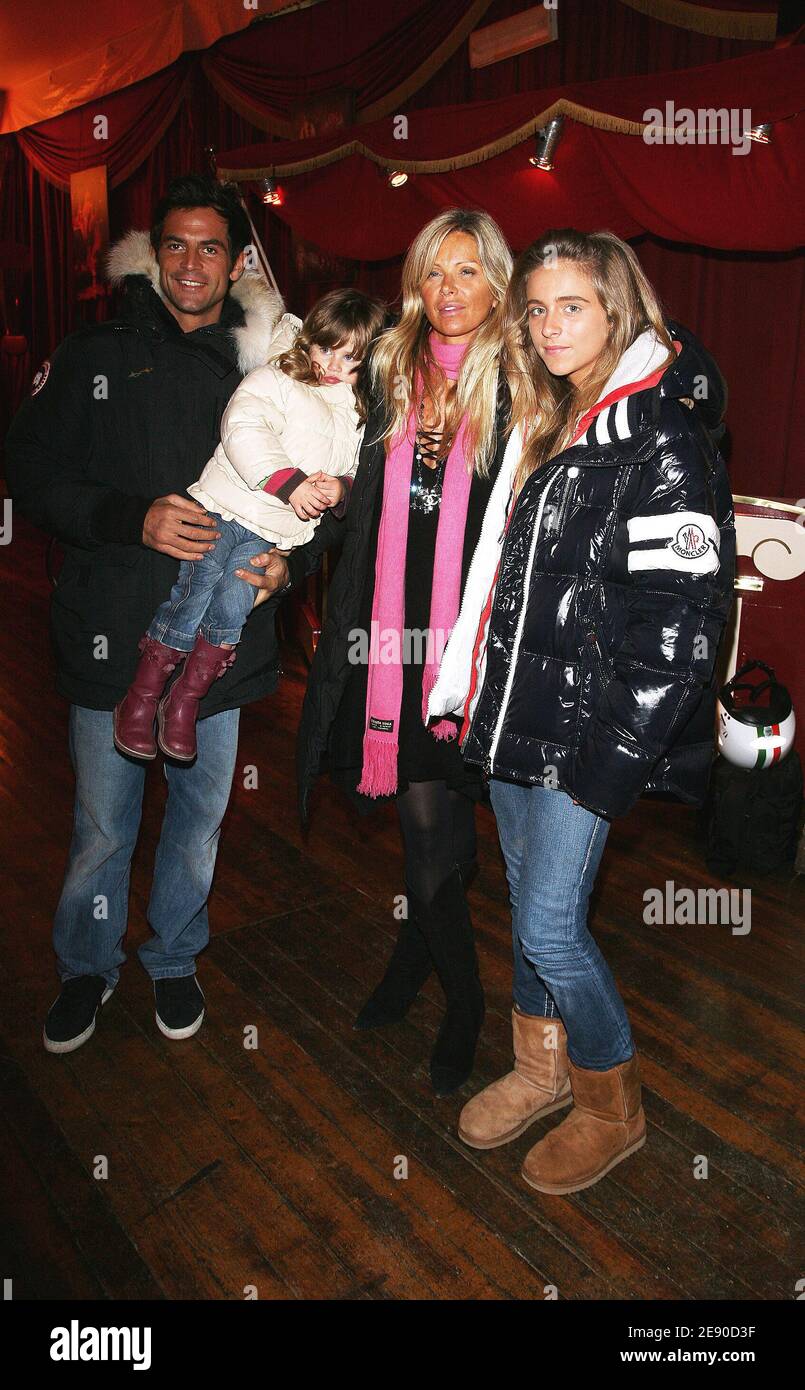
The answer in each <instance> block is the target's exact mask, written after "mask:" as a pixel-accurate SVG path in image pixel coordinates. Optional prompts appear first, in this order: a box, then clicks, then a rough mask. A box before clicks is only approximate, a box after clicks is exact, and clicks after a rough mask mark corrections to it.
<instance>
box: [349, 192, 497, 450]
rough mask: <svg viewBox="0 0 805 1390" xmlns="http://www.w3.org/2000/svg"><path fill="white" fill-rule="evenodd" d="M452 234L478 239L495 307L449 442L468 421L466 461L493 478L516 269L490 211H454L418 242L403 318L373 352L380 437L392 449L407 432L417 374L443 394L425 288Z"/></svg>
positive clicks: (462, 388) (469, 365) (451, 412)
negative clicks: (382, 412)
mask: <svg viewBox="0 0 805 1390" xmlns="http://www.w3.org/2000/svg"><path fill="white" fill-rule="evenodd" d="M451 232H466V233H467V235H469V236H471V237H473V238H474V240H475V244H476V246H477V248H478V259H479V261H480V263H481V266H482V268H483V271H484V274H485V276H486V279H487V282H488V284H489V288H490V291H491V293H492V297H493V300H494V303H493V306H492V310H491V312H490V313H489V315H488V317H487V318H486V319H485V320H484V322H483V323H482V324H481V326H480V328H479V329H478V331H477V332H476V334H475V337H474V338H473V339H472V341H471V342H470V344H469V346H468V348H467V351H466V353H465V354H464V357H463V360H462V363H461V367H460V369H459V374H458V380H457V382H456V389H455V393H454V395H453V399H452V401H450V402H449V405H448V408H447V414H446V418H445V422H444V438H445V439H447V438H452V437H453V436H454V434H455V431H456V429H457V427H458V424H459V422H460V421H461V420H462V418H464V417H466V420H467V446H468V454H470V453H471V454H472V455H473V456H474V468H475V471H476V472H477V473H478V474H480V475H481V476H482V477H484V476H486V474H487V473H488V471H489V465H490V463H491V460H492V458H493V456H494V452H495V444H496V440H495V423H496V413H497V381H498V359H499V356H500V351H501V346H502V332H501V325H502V316H501V315H502V306H503V298H504V295H505V293H506V286H507V284H508V281H509V276H510V274H511V267H512V257H511V252H510V250H509V247H508V245H507V243H506V239H505V237H504V236H503V233H502V232H501V230H500V228H499V226H498V225H497V223H496V222H495V221H494V219H493V218H491V217H490V216H489V213H487V212H481V211H474V210H470V209H467V208H450V209H448V210H447V211H446V212H442V213H440V214H439V216H438V217H434V218H433V220H432V221H431V222H428V224H427V226H425V227H423V228H422V230H421V232H419V233H418V235H417V236H416V237H415V238H414V241H413V242H412V243H411V246H410V247H409V250H408V254H407V255H406V257H405V261H404V263H403V268H402V314H401V316H400V321H399V323H397V324H396V325H395V327H393V328H390V329H388V330H387V331H386V332H385V333H384V334H383V335H382V336H381V337H380V338H379V339H378V341H377V343H376V344H375V347H374V349H373V351H372V362H371V374H372V382H373V384H374V386H375V388H376V389H377V391H378V392H379V393H381V394H382V396H383V399H384V403H385V407H386V415H387V417H388V425H387V427H386V429H385V431H384V433H383V435H382V436H381V438H383V439H385V441H386V449H388V447H389V442H390V440H391V439H392V438H395V437H399V436H400V435H402V434H403V433H404V431H405V428H406V424H407V420H408V416H409V413H410V410H411V406H412V403H413V397H414V389H415V380H416V374H417V371H419V373H420V374H421V376H422V381H423V384H424V388H425V392H426V393H427V394H429V395H431V396H433V395H435V394H436V391H437V390H438V389H441V388H442V386H443V384H444V381H445V378H444V373H443V372H442V370H441V368H440V367H439V366H438V364H437V363H436V362H434V360H433V358H432V356H431V354H430V352H429V347H428V338H429V335H430V331H431V325H430V323H429V322H428V319H427V316H426V314H425V304H424V300H423V298H422V285H423V283H424V281H425V278H426V276H427V275H428V274H429V272H430V271H431V270H432V269H433V265H434V262H435V261H436V258H437V256H438V253H439V247H440V246H441V244H442V242H443V241H444V239H445V237H446V236H449V234H450V233H451Z"/></svg>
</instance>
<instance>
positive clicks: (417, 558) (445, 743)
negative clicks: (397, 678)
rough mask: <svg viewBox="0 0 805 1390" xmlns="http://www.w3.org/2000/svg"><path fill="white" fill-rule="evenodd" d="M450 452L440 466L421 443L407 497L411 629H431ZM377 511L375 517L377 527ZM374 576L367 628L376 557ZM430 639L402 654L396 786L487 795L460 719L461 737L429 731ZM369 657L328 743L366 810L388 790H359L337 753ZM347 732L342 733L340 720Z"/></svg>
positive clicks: (337, 777)
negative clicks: (426, 679) (439, 785)
mask: <svg viewBox="0 0 805 1390" xmlns="http://www.w3.org/2000/svg"><path fill="white" fill-rule="evenodd" d="M444 470H445V460H444V459H443V460H442V461H441V462H440V463H438V464H437V466H436V468H431V467H429V466H428V465H427V464H426V463H424V462H423V461H422V458H421V455H420V452H419V449H418V448H415V450H414V460H413V465H412V469H411V488H410V492H409V499H408V540H407V545H406V554H405V617H404V626H405V628H406V629H408V630H409V631H411V630H412V629H414V630H417V631H419V632H423V633H424V632H425V631H426V630H427V629H428V628H429V626H430V598H431V588H432V585H433V562H434V558H435V553H436V532H437V529H438V525H439V509H440V503H441V493H442V483H443V480H444ZM378 521H379V517H376V518H375V528H374V529H375V530H376V528H377V524H378ZM373 542H374V544H373V555H376V553H377V550H376V546H377V537H376V535H374V536H373ZM371 577H372V583H371V584H368V585H367V586H366V592H365V594H364V596H363V597H364V601H363V604H362V609H363V612H362V615H361V618H362V626H363V628H364V629H365V631H367V632H369V631H370V630H371V629H370V623H371V616H372V615H371V608H372V596H373V592H372V591H373V589H374V561H373V562H372V575H371ZM425 654H426V652H425V642H424V640H423V641H421V642H417V641H412V642H411V643H410V647H409V649H408V650H407V651H405V650H404V655H405V656H406V657H407V658H408V659H407V660H405V661H404V662H403V689H402V700H401V704H400V727H399V740H398V754H397V794H399V793H401V792H405V791H407V789H408V784H409V782H431V781H444V782H446V784H447V786H448V787H450V788H452V789H453V790H455V791H460V792H462V793H463V794H464V795H466V796H469V797H471V798H472V799H473V800H475V801H481V800H484V799H486V796H487V792H486V788H485V787H484V784H483V782H482V780H481V776H480V773H479V771H478V769H477V768H475V767H469V766H467V765H466V764H465V762H464V760H463V758H462V756H461V752H460V750H459V745H458V733H459V731H460V729H461V720H460V719H458V718H455V719H453V720H452V722H453V723H454V724H455V726H456V738H454V739H437V738H434V736H433V734H432V733H430V732H429V731H428V729H427V727H426V726H425V724H424V723H423V720H422V677H423V674H424V658H425ZM366 678H367V670H366V666H365V665H363V664H362V665H356V666H355V667H353V670H352V672H351V674H350V678H349V681H348V683H347V687H346V689H345V691H344V695H343V698H342V700H341V703H340V706H339V710H338V713H337V715H336V718H335V726H334V729H333V736H332V740H331V745H330V758H329V766H330V776H331V778H332V780H333V781H334V782H336V784H337V785H339V786H340V787H342V789H343V790H344V791H346V792H347V793H348V794H349V795H350V798H351V799H352V800H353V801H354V802H355V803H356V804H357V805H358V806H359V808H360V809H361V810H370V809H371V807H372V806H375V805H377V804H378V802H381V801H387V800H388V799H389V798H388V797H368V796H364V795H363V794H362V793H360V792H358V791H357V790H356V787H357V784H358V782H359V781H360V779H361V771H362V770H361V768H360V767H355V766H345V765H344V762H343V760H342V759H341V758H340V757H339V751H340V749H342V748H343V749H346V747H349V746H352V747H354V744H352V745H350V739H349V737H348V734H347V730H346V726H347V725H348V724H349V723H351V722H352V721H353V720H354V718H355V713H356V705H357V707H358V709H359V710H360V713H361V718H363V717H364V714H365V708H366ZM339 726H342V727H343V728H344V733H345V737H344V738H343V739H342V738H341V737H340V728H339Z"/></svg>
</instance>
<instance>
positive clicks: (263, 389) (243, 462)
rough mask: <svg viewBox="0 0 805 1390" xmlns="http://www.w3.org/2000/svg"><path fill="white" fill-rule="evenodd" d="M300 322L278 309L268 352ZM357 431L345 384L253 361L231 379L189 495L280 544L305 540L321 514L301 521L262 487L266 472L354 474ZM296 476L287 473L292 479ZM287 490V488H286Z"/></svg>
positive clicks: (360, 434) (288, 338)
mask: <svg viewBox="0 0 805 1390" xmlns="http://www.w3.org/2000/svg"><path fill="white" fill-rule="evenodd" d="M300 327H301V324H300V322H299V320H298V319H296V318H294V316H293V315H291V314H285V315H284V316H283V318H282V320H281V321H280V324H279V325H278V332H277V336H276V337H275V339H274V341H273V342H272V355H275V354H276V353H279V352H281V351H282V350H283V349H284V348H285V346H286V345H288V346H289V345H290V343H291V342H292V341H293V339H294V338H295V336H296V333H297V332H298V330H299V328H300ZM362 439H363V430H362V429H361V428H360V426H359V420H358V412H357V408H356V402H355V393H354V391H353V390H352V387H351V386H347V385H344V384H341V383H339V384H338V385H336V386H328V385H322V386H307V385H306V384H305V383H304V382H301V381H294V379H293V378H292V377H289V376H286V375H285V373H284V372H282V371H280V370H279V368H278V367H273V366H266V367H258V368H257V370H256V371H253V372H249V375H248V376H246V377H244V379H243V381H242V382H241V383H240V386H238V388H237V390H236V391H235V393H234V395H233V396H232V399H231V400H230V402H229V405H228V406H227V408H226V412H225V414H224V418H223V420H222V422H221V442H220V444H219V445H218V448H217V449H216V450H215V453H214V454H213V456H212V458H211V459H210V461H209V463H208V464H207V466H206V468H205V469H204V472H203V473H202V475H201V477H200V478H199V480H198V482H197V483H193V485H192V486H191V487H189V488H188V492H189V493H190V495H191V497H194V498H195V499H196V501H197V502H200V503H201V504H202V506H204V507H206V508H207V509H208V510H209V511H214V512H218V513H219V515H221V516H222V517H223V518H224V519H225V520H226V521H239V522H240V524H241V526H245V527H246V528H247V530H249V531H253V532H254V533H255V535H258V536H262V537H263V539H264V540H267V541H273V542H274V543H275V544H276V545H279V546H281V547H282V548H283V549H284V550H292V549H293V548H294V547H295V546H298V545H304V544H305V542H306V541H309V540H310V538H311V536H312V535H313V532H314V530H315V529H316V527H317V525H318V523H319V520H320V519H321V518H313V519H311V520H309V521H300V519H299V517H298V516H297V515H296V512H295V511H294V509H293V507H292V506H291V505H290V503H289V502H284V501H281V500H280V498H279V497H276V496H274V495H273V494H272V493H270V492H265V491H264V490H263V487H262V486H261V485H262V484H263V483H264V482H265V480H266V478H269V477H270V476H271V475H272V474H274V473H277V472H279V471H281V470H285V469H296V470H299V472H300V473H305V474H310V473H317V472H318V471H319V469H321V470H322V471H323V472H325V473H331V474H333V475H334V476H336V477H344V476H346V477H349V478H352V477H354V475H355V470H356V468H357V466H358V453H359V451H360V446H361V442H362ZM299 481H300V479H299V478H296V479H291V480H290V485H291V486H296V484H297V483H298V482H299ZM286 491H287V488H286Z"/></svg>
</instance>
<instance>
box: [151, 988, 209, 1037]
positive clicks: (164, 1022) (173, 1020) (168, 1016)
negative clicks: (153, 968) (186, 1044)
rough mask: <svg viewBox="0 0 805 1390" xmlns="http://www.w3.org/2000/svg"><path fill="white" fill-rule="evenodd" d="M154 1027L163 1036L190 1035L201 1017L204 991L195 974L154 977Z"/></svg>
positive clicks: (197, 1026)
mask: <svg viewBox="0 0 805 1390" xmlns="http://www.w3.org/2000/svg"><path fill="white" fill-rule="evenodd" d="M154 998H155V999H156V1003H157V1027H158V1028H159V1030H160V1032H161V1033H164V1034H165V1037H166V1038H192V1036H193V1034H194V1033H197V1032H198V1030H199V1028H200V1027H201V1023H202V1020H203V1018H204V995H203V994H202V992H201V987H200V985H199V983H198V981H197V979H196V977H195V975H182V976H181V978H180V979H178V980H154Z"/></svg>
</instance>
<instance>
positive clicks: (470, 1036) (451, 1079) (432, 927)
mask: <svg viewBox="0 0 805 1390" xmlns="http://www.w3.org/2000/svg"><path fill="white" fill-rule="evenodd" d="M415 912H416V918H417V921H418V923H419V927H420V930H421V932H422V934H423V936H424V937H425V938H426V940H427V943H428V946H429V947H430V954H431V956H432V958H433V963H434V965H435V966H436V972H437V974H438V976H439V982H440V984H441V986H442V989H443V990H444V994H445V999H446V1000H447V1009H446V1011H445V1015H444V1018H443V1019H442V1023H441V1027H440V1028H439V1032H438V1035H437V1038H436V1043H435V1045H434V1048H433V1052H432V1053H431V1059H430V1075H431V1080H432V1082H433V1087H434V1090H435V1091H436V1094H437V1095H438V1096H449V1095H452V1093H453V1092H454V1091H457V1090H458V1089H459V1087H460V1086H463V1085H464V1082H465V1081H467V1080H468V1079H469V1077H470V1076H471V1074H472V1068H473V1065H474V1063H475V1048H476V1046H477V1043H478V1035H479V1033H480V1031H481V1025H482V1023H483V1021H484V992H483V988H482V986H481V981H480V978H479V975H478V957H477V956H476V953H475V938H474V934H473V929H472V921H471V919H470V914H469V909H468V907H467V898H466V894H465V892H464V883H463V881H462V874H461V871H460V870H459V868H458V866H456V867H455V868H454V869H453V872H452V873H451V874H450V875H449V877H448V878H446V879H445V881H444V883H442V884H441V886H440V887H439V889H438V891H437V893H436V895H435V897H434V898H432V899H431V900H430V901H429V902H427V903H425V902H418V901H417V902H416V903H415Z"/></svg>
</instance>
